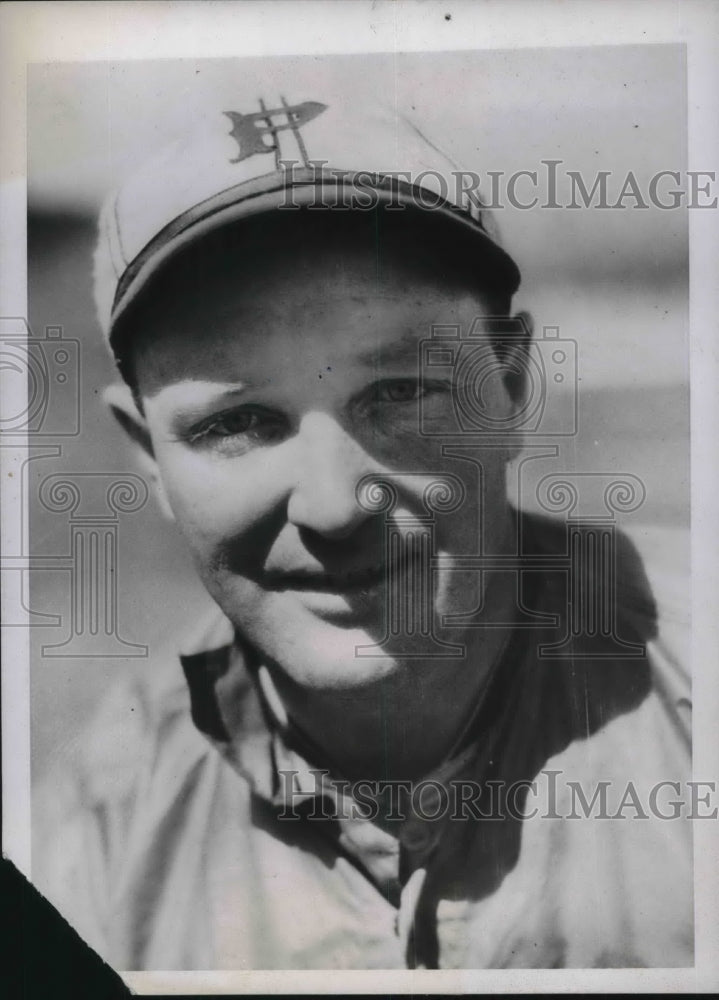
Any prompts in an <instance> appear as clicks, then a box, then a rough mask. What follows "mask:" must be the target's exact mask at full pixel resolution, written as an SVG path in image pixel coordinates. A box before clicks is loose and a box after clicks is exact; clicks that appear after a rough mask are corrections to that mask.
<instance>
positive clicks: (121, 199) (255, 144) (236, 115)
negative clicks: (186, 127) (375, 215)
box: [95, 94, 519, 348]
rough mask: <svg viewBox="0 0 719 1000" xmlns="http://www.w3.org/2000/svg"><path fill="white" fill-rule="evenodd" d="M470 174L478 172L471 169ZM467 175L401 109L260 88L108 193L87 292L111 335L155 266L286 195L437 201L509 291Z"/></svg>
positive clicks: (505, 262) (360, 204)
mask: <svg viewBox="0 0 719 1000" xmlns="http://www.w3.org/2000/svg"><path fill="white" fill-rule="evenodd" d="M475 177H476V175H475ZM476 187H477V185H476V181H475V183H474V185H473V181H472V175H470V174H469V172H468V171H464V172H463V171H461V170H460V169H459V167H457V165H456V164H455V163H454V162H453V161H452V160H451V159H450V158H449V157H448V156H447V155H446V154H445V153H444V152H443V151H442V150H441V149H440V148H439V147H438V146H437V145H435V144H434V143H433V142H432V141H431V140H430V139H429V138H428V137H427V136H426V134H425V133H424V131H423V130H421V129H420V128H419V127H418V126H417V124H415V123H414V122H413V121H411V120H410V119H409V118H408V117H406V116H404V115H402V114H399V113H397V112H396V111H394V110H393V109H389V108H387V109H384V108H373V109H358V108H357V107H354V106H348V105H347V104H346V103H345V104H342V103H337V102H333V101H332V99H327V98H325V99H324V100H318V99H317V95H313V94H310V95H300V96H299V97H298V96H297V95H295V94H293V95H292V99H291V101H289V100H286V99H285V97H284V96H282V95H272V96H270V95H265V96H264V97H263V98H261V99H258V101H257V105H256V106H255V107H254V108H251V107H243V108H242V109H241V110H240V109H236V110H234V109H230V108H225V107H222V108H220V107H218V108H217V110H216V112H214V113H211V114H209V115H208V116H207V118H206V119H205V120H204V121H203V123H202V125H201V127H200V128H198V129H196V130H194V131H193V132H192V133H190V134H188V135H187V136H186V137H184V138H182V139H180V140H177V141H175V142H174V143H172V144H171V145H169V146H167V147H165V148H164V149H162V151H161V152H160V153H159V154H158V155H157V156H155V157H153V158H152V159H151V160H150V161H149V162H147V163H145V164H144V166H143V167H142V168H141V169H140V170H138V171H137V173H135V174H134V175H133V176H131V177H130V178H129V180H128V181H127V182H126V183H125V184H124V185H123V186H122V187H121V188H120V189H119V190H118V191H117V192H116V193H114V194H113V195H111V196H110V198H109V199H108V200H107V202H106V203H105V205H104V207H103V209H102V213H101V215H100V231H99V242H98V247H97V252H96V255H95V297H96V302H97V307H98V314H99V318H100V322H101V325H102V328H103V331H104V333H105V336H106V337H107V339H108V342H109V344H110V346H111V348H112V347H113V346H116V345H114V344H113V330H114V328H115V325H116V323H117V320H118V319H119V317H120V316H121V315H122V314H123V313H124V312H125V310H126V309H127V307H128V306H129V305H130V303H131V302H132V301H133V299H134V298H135V297H136V296H137V294H138V292H139V291H140V289H141V288H144V287H145V286H146V285H147V284H148V282H149V281H150V279H151V278H152V277H153V275H155V274H156V273H157V272H158V270H159V269H160V268H161V266H162V265H163V264H164V263H165V262H166V261H167V260H168V259H169V258H170V257H172V256H173V255H174V254H176V253H177V251H178V250H179V249H180V248H182V247H184V246H186V245H187V244H188V243H190V242H192V241H194V240H195V239H197V238H198V237H199V236H201V235H204V234H205V233H207V232H209V231H211V230H214V229H217V228H219V227H221V226H223V225H225V224H226V223H228V222H231V221H235V220H237V219H240V218H243V217H248V216H254V215H257V214H260V213H263V212H268V211H276V210H282V209H283V208H289V207H290V206H291V205H294V206H299V205H302V204H305V205H306V204H312V203H314V204H336V205H337V206H339V205H340V204H341V205H342V206H344V207H350V208H354V209H357V210H361V209H363V208H364V209H367V208H369V207H376V206H377V205H380V204H382V205H384V206H385V207H387V208H388V209H399V208H400V207H404V208H408V207H412V208H415V209H421V210H424V211H432V212H439V213H441V214H442V215H445V216H447V217H450V218H452V219H454V220H456V222H457V223H459V224H461V225H463V226H464V227H465V228H467V227H469V228H470V229H471V230H472V231H474V232H475V233H476V235H477V237H478V239H479V241H481V245H479V246H478V249H479V251H480V253H479V254H478V263H482V264H485V263H486V261H487V259H488V257H490V256H491V258H492V260H493V265H494V266H493V274H494V275H497V276H498V278H497V280H500V281H501V282H502V288H503V290H504V291H506V292H507V293H508V294H510V295H511V294H512V293H513V292H514V291H515V290H516V288H517V286H518V284H519V271H518V269H517V266H516V264H515V263H514V261H513V260H512V259H511V258H510V257H509V256H508V255H507V254H506V253H505V251H504V250H502V249H501V245H500V241H499V234H498V232H497V230H496V226H495V224H494V220H493V219H492V218H491V217H490V215H489V213H488V211H487V209H486V208H485V207H484V206H483V205H482V203H481V202H480V200H479V198H478V196H477V194H476Z"/></svg>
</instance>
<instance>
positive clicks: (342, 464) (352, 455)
mask: <svg viewBox="0 0 719 1000" xmlns="http://www.w3.org/2000/svg"><path fill="white" fill-rule="evenodd" d="M203 281H204V285H203V292H202V296H201V298H200V299H199V302H200V304H197V303H198V298H197V297H195V298H194V299H193V300H192V301H185V300H184V299H183V297H182V292H181V290H180V291H178V298H177V301H176V302H175V303H174V304H173V305H172V306H170V307H169V308H167V309H166V310H164V311H163V312H162V315H161V317H160V319H159V320H158V321H157V322H156V323H155V324H154V326H153V330H152V333H151V335H150V336H147V337H143V338H142V339H141V341H140V343H139V344H138V346H137V348H136V356H135V361H136V371H137V380H138V387H139V392H140V395H141V397H142V400H143V407H144V410H145V417H146V422H147V428H148V430H149V433H150V437H151V441H152V448H153V451H154V455H155V459H156V462H157V465H158V469H159V475H160V477H161V481H162V484H163V487H164V491H165V493H166V496H167V499H168V501H169V504H170V506H171V508H172V512H173V514H174V517H175V519H176V521H177V523H178V525H179V527H180V529H181V531H182V533H183V535H184V537H185V538H186V540H187V542H188V544H189V546H190V549H191V551H192V554H193V557H194V560H195V562H196V565H197V567H198V570H199V572H200V575H201V577H202V579H203V581H204V583H205V585H206V587H207V589H208V590H209V592H210V593H211V595H212V596H213V597H214V598H215V600H216V601H217V603H218V604H219V605H220V607H221V608H222V609H223V611H224V612H225V614H226V615H227V616H228V617H229V618H230V620H231V621H232V622H233V623H234V625H235V626H236V627H237V628H238V629H239V630H240V631H241V632H242V633H243V634H244V635H246V636H247V638H248V639H249V640H250V642H252V643H253V644H254V645H255V646H256V647H257V648H258V649H259V650H260V652H261V653H263V654H264V655H265V656H266V657H268V658H269V659H270V660H271V661H273V662H274V663H276V664H278V665H279V666H280V668H281V669H282V670H283V671H285V672H286V673H287V675H288V676H289V677H290V678H291V679H292V680H293V681H295V682H296V683H298V684H300V685H303V686H305V687H310V688H317V689H327V688H341V687H344V688H347V687H353V686H359V685H362V684H366V683H369V682H372V681H373V680H377V679H378V678H380V677H384V676H387V675H388V674H391V673H392V672H396V671H401V670H402V669H403V664H405V665H406V662H407V660H406V657H407V656H408V655H409V653H415V654H416V653H417V652H419V653H420V654H421V653H422V652H424V654H425V655H426V654H427V653H429V652H432V651H433V650H434V649H435V647H434V645H433V643H432V640H431V637H429V638H428V637H426V636H425V637H422V636H421V635H420V633H421V632H422V627H419V621H418V618H416V619H415V626H414V628H413V629H410V630H411V631H412V633H413V634H412V635H409V634H408V627H407V621H408V619H407V616H406V614H405V615H404V617H401V616H400V617H401V620H400V619H399V618H397V614H398V612H397V607H398V604H397V602H398V601H401V600H402V599H403V598H402V593H406V592H408V590H410V589H411V588H412V586H413V587H414V597H411V598H410V602H414V604H413V607H414V609H415V614H416V615H417V616H418V615H419V604H418V602H420V598H419V596H418V595H419V594H420V593H421V591H422V587H426V588H427V590H426V593H427V595H428V596H427V598H426V601H427V607H428V609H429V610H428V614H429V618H430V620H431V621H430V624H431V630H434V632H435V635H436V636H439V637H441V638H442V639H444V641H448V642H452V643H462V641H463V640H465V641H466V640H467V635H468V634H469V633H465V632H462V630H461V629H457V628H449V629H448V628H447V627H445V626H444V624H443V619H444V616H445V615H447V614H449V613H460V612H467V613H469V612H471V611H472V610H473V609H475V608H477V607H478V606H479V605H480V602H481V600H482V597H483V593H482V592H483V589H484V584H483V583H481V582H480V580H479V574H477V573H474V572H471V573H468V572H467V571H461V570H458V569H456V568H454V569H453V568H452V567H453V562H454V561H455V560H456V558H457V557H458V556H462V555H467V554H476V553H477V552H478V551H479V531H480V524H482V525H483V533H484V548H485V550H488V551H490V552H491V551H500V550H501V549H502V547H503V545H504V544H505V541H506V538H507V531H508V526H509V508H508V505H507V501H506V496H505V481H504V474H505V465H506V462H507V459H508V457H509V449H508V448H503V447H499V448H496V447H495V448H486V447H485V448H482V447H481V446H480V447H479V448H478V447H476V446H475V447H473V448H470V449H468V452H467V454H465V456H464V459H462V458H457V457H449V456H447V455H445V454H443V450H442V444H443V443H446V439H445V441H444V442H443V441H442V438H441V436H437V434H436V433H435V434H433V435H432V436H430V437H428V436H424V435H423V434H422V433H421V432H420V410H419V407H420V395H421V397H422V398H421V405H422V407H423V410H424V419H425V426H427V425H428V424H429V425H431V427H432V429H433V431H435V432H436V431H438V430H439V431H442V430H444V429H446V431H447V433H448V434H452V433H455V435H456V421H455V418H454V410H453V394H454V392H455V391H456V385H454V384H453V377H452V373H451V372H446V371H443V372H442V373H440V376H439V377H437V378H432V379H430V380H427V379H425V381H424V383H423V386H422V388H421V387H420V379H419V357H420V351H419V345H420V341H422V340H423V339H425V338H427V337H429V336H430V335H431V330H432V326H433V324H438V323H439V324H453V323H454V324H460V326H461V328H462V330H464V331H466V330H468V329H469V327H470V325H471V323H472V321H473V320H474V319H475V318H476V317H477V316H478V315H482V314H483V313H484V308H483V306H482V304H481V300H480V299H478V298H477V296H475V295H471V294H469V293H465V292H462V291H461V290H458V289H456V288H455V289H452V288H444V289H443V288H442V287H441V286H440V285H439V284H438V283H437V282H435V281H434V280H433V279H432V278H431V276H430V275H428V274H423V273H421V271H420V270H418V269H416V268H414V269H413V268H412V267H411V266H409V265H407V264H405V263H404V262H403V261H402V260H396V261H394V262H393V263H391V264H387V263H385V265H384V266H383V271H382V277H381V280H379V279H378V276H377V268H376V260H375V259H374V258H373V256H372V255H371V254H370V253H367V252H365V251H360V250H357V249H350V248H347V247H343V248H342V249H341V252H338V248H337V247H336V246H334V247H324V248H323V247H321V246H318V247H316V248H315V250H314V251H313V252H312V254H306V253H305V254H304V255H302V256H301V258H300V259H295V260H294V261H293V259H292V254H283V255H282V256H278V257H277V258H273V260H272V261H271V262H269V263H263V264H256V265H249V264H248V263H247V262H243V264H242V266H241V268H240V267H238V268H237V270H236V271H234V272H233V270H232V269H231V268H223V269H220V271H218V273H216V274H214V275H211V276H206V277H205V278H204V279H203ZM484 314H485V315H486V313H484ZM486 391H487V392H488V393H489V398H485V404H486V405H488V406H490V407H491V408H493V409H494V410H495V412H497V413H498V414H499V413H504V412H510V411H511V406H512V404H511V400H510V399H509V396H508V395H507V393H506V391H504V389H503V387H502V385H501V382H500V381H499V380H494V381H493V382H492V383H491V385H490V386H489V387H488V388H487V390H486ZM454 444H455V445H457V444H459V445H462V444H465V445H466V444H467V442H466V441H463V440H462V439H458V438H457V437H456V436H455V438H454ZM368 475H376V476H377V477H380V478H381V477H382V476H385V477H387V478H388V479H389V480H390V481H391V482H392V483H393V484H394V486H395V488H396V490H397V502H396V505H395V506H394V508H393V510H392V511H391V512H390V513H389V514H388V515H385V514H383V513H381V512H371V511H368V510H367V509H366V508H365V507H364V506H363V505H361V504H360V503H359V502H358V498H357V493H356V490H357V485H358V483H359V482H360V480H362V479H363V477H365V476H368ZM443 475H444V476H447V475H449V476H453V477H455V479H454V482H455V483H456V481H457V480H459V481H460V482H461V484H462V486H463V487H464V489H465V490H466V499H465V500H464V502H463V503H462V504H461V505H460V506H459V507H458V508H457V509H456V510H454V511H453V512H451V513H446V514H442V513H436V512H432V511H431V510H429V509H428V508H427V507H426V506H425V501H424V499H423V497H424V495H425V489H426V487H427V486H428V484H429V483H431V482H433V481H437V480H438V479H439V480H441V479H442V477H443ZM385 518H387V519H388V520H387V521H386V519H385ZM388 529H392V531H391V533H392V534H393V535H394V537H395V542H393V543H392V545H391V546H390V549H391V551H389V550H388V541H387V539H388ZM430 532H434V540H433V541H431V540H430V535H429V533H430ZM419 538H424V539H425V540H426V541H427V544H428V545H430V546H431V549H432V554H433V555H439V556H441V557H442V564H443V565H442V568H440V569H438V570H436V571H435V572H434V574H431V573H428V572H427V569H426V566H425V568H424V569H422V567H421V566H420V563H419V562H418V560H417V558H416V552H417V548H416V547H415V548H411V549H410V546H413V545H415V542H416V540H417V539H419ZM410 551H411V553H413V554H412V555H411V556H410V557H409V558H407V559H404V556H405V555H407V554H408V553H410ZM390 564H391V565H392V567H393V570H392V572H391V573H388V566H389V565H390ZM405 564H406V565H405ZM401 565H402V566H404V568H403V569H401V571H400V570H399V569H398V567H400V566H401ZM417 573H423V574H424V579H423V580H422V581H420V580H419V578H418V577H417V576H416V574H417ZM412 574H415V577H414V578H412ZM411 578H412V579H413V580H414V583H413V584H411ZM393 602H394V604H393ZM392 604H393V606H394V608H395V612H390V610H389V608H390V605H392ZM393 613H394V614H395V618H394V619H392V614H393ZM390 619H392V620H390ZM398 621H399V629H397V628H395V629H394V631H395V632H398V634H388V628H389V629H391V628H392V627H393V622H394V624H395V625H396V624H397V622H398ZM410 621H411V619H410ZM424 630H425V631H427V629H424ZM377 644H378V645H377ZM373 645H376V649H375V650H374V652H373V651H372V650H371V649H370V650H367V648H366V647H368V646H373ZM358 647H365V648H364V650H363V651H362V653H360V654H358ZM368 653H369V654H372V655H368ZM432 662H433V661H432V660H428V661H427V663H428V665H429V664H431V663H432ZM435 665H436V663H435Z"/></svg>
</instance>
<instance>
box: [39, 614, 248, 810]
mask: <svg viewBox="0 0 719 1000" xmlns="http://www.w3.org/2000/svg"><path fill="white" fill-rule="evenodd" d="M227 634H228V632H227V624H226V619H224V616H222V615H221V612H219V609H217V610H215V609H213V610H212V611H210V612H209V613H205V614H204V615H203V616H202V618H201V619H200V620H199V621H198V622H197V623H196V624H195V625H193V628H192V629H191V630H189V631H188V633H187V635H186V636H185V637H182V638H181V639H180V640H179V641H177V639H175V640H174V641H168V642H167V643H166V644H164V645H163V646H162V647H160V648H158V649H157V650H155V651H154V653H153V654H151V655H150V656H149V657H148V658H147V659H146V660H143V661H141V662H140V663H139V665H138V664H135V665H133V666H131V667H128V666H125V667H124V668H123V669H122V671H121V672H118V677H117V679H116V680H115V681H114V682H113V683H112V684H111V686H110V687H109V688H108V690H107V691H106V692H105V694H104V695H103V696H102V697H101V699H100V701H99V702H98V704H97V706H96V707H95V709H94V711H93V713H92V715H91V717H90V718H89V719H88V720H87V722H86V723H85V725H84V726H82V727H81V729H80V730H79V731H78V733H77V735H76V736H75V738H74V740H73V742H72V746H71V747H68V748H67V752H66V753H65V754H63V760H62V762H61V765H62V766H51V767H50V768H49V769H48V772H47V773H46V775H45V776H44V778H43V779H41V780H40V782H39V783H38V786H37V789H36V791H35V800H36V802H37V805H38V810H39V815H40V816H42V820H39V822H41V823H42V824H43V825H46V824H47V825H48V826H49V827H51V826H52V825H53V823H52V822H51V817H50V816H49V815H48V813H50V814H52V819H54V820H55V821H56V822H57V821H60V820H61V819H62V817H63V816H65V817H67V816H69V815H71V814H72V813H73V812H75V811H82V812H85V813H87V812H93V811H94V812H97V811H106V810H107V809H109V808H113V809H117V808H119V807H121V806H123V805H125V806H126V805H127V804H129V803H130V802H131V800H132V799H133V798H134V796H135V795H136V793H137V788H138V785H139V783H140V782H141V781H142V776H143V774H145V773H147V772H148V771H150V770H151V769H153V768H154V767H156V766H157V763H158V758H159V757H160V756H161V755H163V754H164V753H166V752H171V753H174V754H175V755H179V758H181V759H184V762H185V763H186V764H187V766H190V765H191V763H192V761H193V760H195V759H196V758H197V757H198V756H199V755H201V754H203V753H205V752H208V751H209V749H210V748H209V745H208V743H207V741H206V740H205V739H204V738H203V737H202V736H201V735H200V734H199V733H198V732H197V731H196V729H195V727H194V726H193V724H192V719H191V712H190V697H189V692H188V690H187V684H186V682H185V678H184V676H183V673H182V668H181V663H180V656H181V651H182V650H183V649H184V648H188V649H193V648H194V647H195V646H196V645H198V644H202V643H203V642H204V641H207V642H208V643H209V642H211V641H213V637H214V640H215V641H220V637H222V638H223V639H224V638H225V637H226V636H227Z"/></svg>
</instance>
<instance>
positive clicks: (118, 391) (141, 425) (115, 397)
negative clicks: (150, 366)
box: [103, 383, 174, 520]
mask: <svg viewBox="0 0 719 1000" xmlns="http://www.w3.org/2000/svg"><path fill="white" fill-rule="evenodd" d="M103 399H104V401H105V404H106V405H107V407H108V409H109V410H110V412H111V413H112V415H113V417H114V418H115V420H117V422H118V424H119V425H120V426H121V427H122V429H123V430H124V431H125V433H126V434H127V436H128V437H129V438H130V440H131V441H132V442H133V444H134V445H135V446H136V447H135V455H136V458H137V461H138V464H139V466H140V471H141V472H143V473H144V475H145V476H146V477H147V478H148V479H149V480H150V482H151V483H152V487H153V490H154V493H155V496H156V498H157V502H158V503H159V505H160V510H161V511H162V513H163V514H164V515H165V517H167V518H169V519H170V520H172V519H173V517H174V515H173V513H172V508H171V507H170V504H169V502H168V500H167V495H166V494H165V490H164V488H163V485H162V478H161V476H160V470H159V467H158V465H157V461H156V459H155V451H154V449H153V447H152V438H151V436H150V430H149V428H148V426H147V421H146V420H145V417H144V415H143V414H142V413H141V412H140V410H139V408H138V405H137V403H136V401H135V397H134V396H133V394H132V390H131V389H130V387H129V386H128V385H125V384H124V383H122V384H116V385H109V386H108V387H107V388H106V389H105V391H104V392H103Z"/></svg>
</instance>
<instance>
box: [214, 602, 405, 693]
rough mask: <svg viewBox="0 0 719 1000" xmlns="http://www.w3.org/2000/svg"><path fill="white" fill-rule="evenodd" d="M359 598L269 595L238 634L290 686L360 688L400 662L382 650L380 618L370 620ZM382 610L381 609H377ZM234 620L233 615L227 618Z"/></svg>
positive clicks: (398, 665)
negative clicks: (278, 670)
mask: <svg viewBox="0 0 719 1000" xmlns="http://www.w3.org/2000/svg"><path fill="white" fill-rule="evenodd" d="M358 601H359V602H361V601H362V595H352V596H351V599H350V600H347V599H346V598H345V597H343V596H342V597H339V596H338V595H335V594H327V593H324V592H318V593H316V594H314V593H310V592H308V591H303V592H302V594H301V595H300V596H299V597H298V595H295V594H292V595H290V594H288V593H287V592H285V593H281V594H273V595H271V596H268V598H267V599H266V600H265V601H263V602H262V608H261V609H257V612H259V613H255V614H254V615H252V616H251V618H250V619H249V620H245V621H242V622H238V623H237V624H239V628H240V630H241V631H242V632H243V633H244V634H245V635H246V636H247V638H248V639H249V640H250V642H251V643H252V644H253V645H254V646H255V647H256V648H257V649H258V650H259V652H260V654H264V655H265V656H266V657H267V658H268V659H270V660H272V661H273V662H274V663H276V664H277V666H279V667H280V668H281V669H282V670H283V671H284V672H285V673H286V674H287V675H288V676H289V677H290V678H292V680H293V681H295V683H297V684H300V685H302V686H303V687H307V688H314V689H323V690H330V689H331V690H342V689H347V690H348V689H351V688H356V687H363V686H366V685H367V684H371V683H372V682H373V681H377V680H379V679H381V678H382V677H386V676H389V675H390V674H392V673H394V672H396V671H397V670H398V669H399V667H400V664H401V662H402V658H401V657H400V658H396V657H395V656H394V655H393V654H392V652H391V651H389V650H388V649H385V647H384V645H383V643H382V640H383V638H384V616H383V614H377V615H375V616H374V617H375V622H373V621H372V616H371V615H370V613H369V612H370V611H371V610H372V609H371V607H370V606H369V604H368V603H365V604H364V605H361V606H360V607H358V606H357V603H356V602H358ZM380 610H382V609H380ZM231 617H234V618H235V621H236V622H237V616H231Z"/></svg>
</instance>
